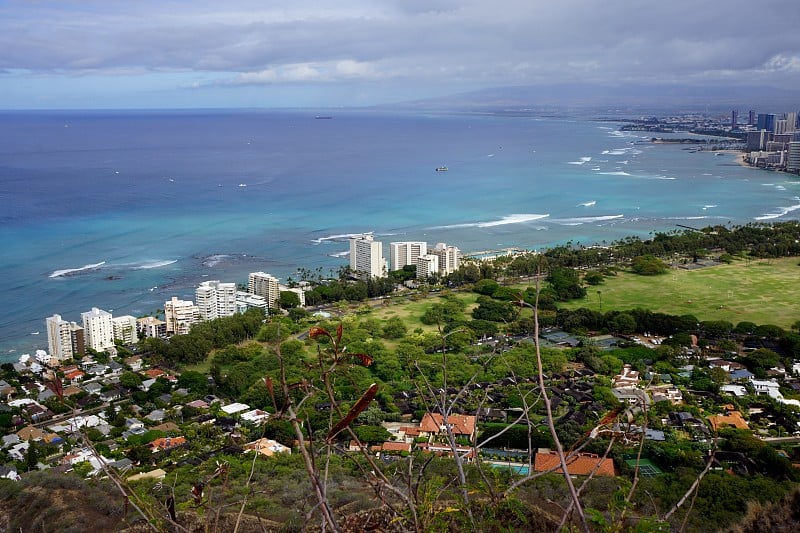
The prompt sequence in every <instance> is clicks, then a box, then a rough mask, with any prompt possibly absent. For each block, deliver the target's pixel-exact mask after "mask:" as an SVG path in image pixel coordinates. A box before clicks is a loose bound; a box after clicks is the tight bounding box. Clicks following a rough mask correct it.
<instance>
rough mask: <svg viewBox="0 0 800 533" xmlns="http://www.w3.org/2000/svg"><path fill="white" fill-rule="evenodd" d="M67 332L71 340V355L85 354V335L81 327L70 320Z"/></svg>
mask: <svg viewBox="0 0 800 533" xmlns="http://www.w3.org/2000/svg"><path fill="white" fill-rule="evenodd" d="M69 334H70V339H71V340H72V357H73V358H74V357H77V356H81V357H83V356H84V355H86V335H85V334H84V332H83V328H82V327H81V326H79V325H78V324H76V323H75V322H70V323H69Z"/></svg>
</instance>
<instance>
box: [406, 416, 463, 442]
mask: <svg viewBox="0 0 800 533" xmlns="http://www.w3.org/2000/svg"><path fill="white" fill-rule="evenodd" d="M475 422H476V420H475V417H474V416H472V415H458V414H451V415H449V416H448V417H447V425H445V421H444V416H442V415H441V414H439V413H425V415H424V416H423V417H422V421H421V422H420V424H419V429H420V436H421V437H428V438H429V439H430V440H433V439H434V438H436V437H442V436H444V435H447V426H449V427H450V428H451V430H452V432H453V436H454V437H456V438H458V437H466V438H467V439H468V440H469V441H470V442H473V443H474V442H475V438H476V436H477V433H476V424H475Z"/></svg>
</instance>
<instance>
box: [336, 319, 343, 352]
mask: <svg viewBox="0 0 800 533" xmlns="http://www.w3.org/2000/svg"><path fill="white" fill-rule="evenodd" d="M342 331H343V328H342V324H341V323H339V327H338V328H336V345H337V346H338V345H339V343H340V342H341V341H342Z"/></svg>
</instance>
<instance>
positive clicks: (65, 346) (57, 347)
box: [45, 315, 72, 361]
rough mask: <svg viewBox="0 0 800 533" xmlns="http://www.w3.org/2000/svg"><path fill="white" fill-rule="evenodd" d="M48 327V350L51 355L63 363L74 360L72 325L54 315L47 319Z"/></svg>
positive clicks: (59, 316)
mask: <svg viewBox="0 0 800 533" xmlns="http://www.w3.org/2000/svg"><path fill="white" fill-rule="evenodd" d="M45 324H46V325H47V350H48V352H50V355H51V356H53V357H55V358H56V359H58V360H59V361H63V360H65V359H72V328H70V323H69V322H67V321H66V320H63V319H62V318H61V315H53V316H51V317H48V318H46V319H45Z"/></svg>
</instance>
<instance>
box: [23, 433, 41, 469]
mask: <svg viewBox="0 0 800 533" xmlns="http://www.w3.org/2000/svg"><path fill="white" fill-rule="evenodd" d="M37 464H39V449H38V444H36V442H35V441H33V440H29V441H28V449H27V450H25V468H26V470H27V471H28V472H31V471H33V470H36V465H37Z"/></svg>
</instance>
